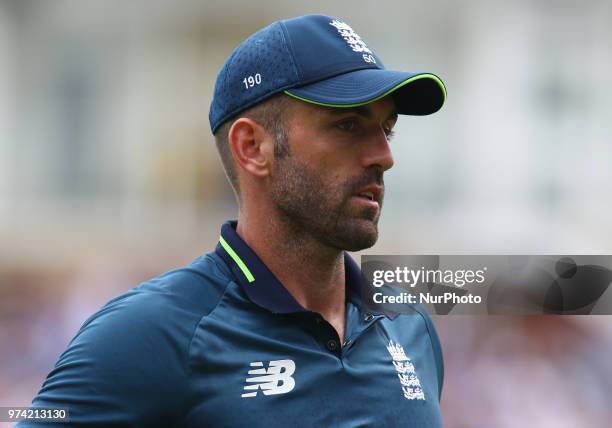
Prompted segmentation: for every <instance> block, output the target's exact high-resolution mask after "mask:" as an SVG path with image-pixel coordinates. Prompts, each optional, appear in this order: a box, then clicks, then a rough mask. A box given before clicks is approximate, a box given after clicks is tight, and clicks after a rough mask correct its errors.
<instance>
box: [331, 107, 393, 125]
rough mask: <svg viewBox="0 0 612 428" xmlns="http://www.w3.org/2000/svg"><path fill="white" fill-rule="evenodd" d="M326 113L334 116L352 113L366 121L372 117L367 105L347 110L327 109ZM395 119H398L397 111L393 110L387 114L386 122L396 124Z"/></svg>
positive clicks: (342, 108)
mask: <svg viewBox="0 0 612 428" xmlns="http://www.w3.org/2000/svg"><path fill="white" fill-rule="evenodd" d="M328 111H329V112H330V113H331V114H334V115H341V114H346V113H354V114H357V115H359V116H363V117H365V118H366V119H370V118H371V117H372V109H371V108H370V107H368V106H367V105H363V106H357V107H348V108H345V107H340V108H338V107H328ZM397 117H398V114H397V110H396V109H395V108H394V109H393V110H392V111H391V113H390V114H389V116H388V117H387V120H392V121H394V122H397Z"/></svg>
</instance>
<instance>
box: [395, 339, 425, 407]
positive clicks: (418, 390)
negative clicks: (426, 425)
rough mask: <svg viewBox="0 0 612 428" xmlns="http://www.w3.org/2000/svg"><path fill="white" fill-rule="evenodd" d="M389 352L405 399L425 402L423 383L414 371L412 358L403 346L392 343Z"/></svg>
mask: <svg viewBox="0 0 612 428" xmlns="http://www.w3.org/2000/svg"><path fill="white" fill-rule="evenodd" d="M387 351H389V354H391V358H392V359H393V365H394V366H395V371H396V372H397V377H398V378H399V380H400V384H401V385H402V391H403V392H404V397H405V398H406V399H407V400H425V394H424V393H423V388H422V387H421V381H419V378H418V376H417V375H416V372H415V371H414V365H413V364H412V361H410V358H408V357H407V356H406V353H405V352H404V348H403V347H402V345H400V344H399V343H394V342H393V341H390V342H389V346H387Z"/></svg>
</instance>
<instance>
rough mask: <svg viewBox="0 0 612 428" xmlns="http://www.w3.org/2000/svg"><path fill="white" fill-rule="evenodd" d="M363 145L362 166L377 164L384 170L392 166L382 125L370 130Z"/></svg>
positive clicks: (387, 141)
mask: <svg viewBox="0 0 612 428" xmlns="http://www.w3.org/2000/svg"><path fill="white" fill-rule="evenodd" d="M365 146H366V147H365V148H364V154H363V163H364V165H363V166H364V167H366V168H367V167H370V166H372V165H378V166H380V167H381V168H382V169H383V171H386V170H388V169H390V168H391V167H392V166H393V163H394V161H393V155H392V154H391V147H390V145H389V139H388V138H387V134H386V133H385V131H384V129H382V127H381V128H379V129H377V130H376V131H373V132H372V134H371V136H370V138H368V141H367V142H366V144H365Z"/></svg>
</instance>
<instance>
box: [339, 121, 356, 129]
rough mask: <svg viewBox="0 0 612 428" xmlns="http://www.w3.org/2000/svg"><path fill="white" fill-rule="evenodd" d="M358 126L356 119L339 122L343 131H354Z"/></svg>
mask: <svg viewBox="0 0 612 428" xmlns="http://www.w3.org/2000/svg"><path fill="white" fill-rule="evenodd" d="M356 127H357V124H356V123H355V121H354V120H345V121H342V122H340V123H339V124H338V128H340V129H342V130H343V131H353V130H354V129H355V128H356Z"/></svg>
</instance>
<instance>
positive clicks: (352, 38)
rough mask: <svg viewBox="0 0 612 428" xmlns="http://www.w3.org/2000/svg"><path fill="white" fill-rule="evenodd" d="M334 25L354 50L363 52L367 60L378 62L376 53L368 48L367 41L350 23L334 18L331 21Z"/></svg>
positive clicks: (373, 62) (363, 56) (362, 54)
mask: <svg viewBox="0 0 612 428" xmlns="http://www.w3.org/2000/svg"><path fill="white" fill-rule="evenodd" d="M329 25H331V26H332V27H335V28H336V30H338V33H339V34H340V36H341V37H342V38H343V39H344V41H345V42H346V44H347V45H348V46H349V47H350V48H351V49H352V50H353V52H359V53H361V56H362V58H363V60H364V61H365V62H368V63H372V64H376V58H375V57H374V53H373V52H372V51H371V50H370V48H368V45H366V42H364V41H363V40H362V39H361V37H360V36H359V34H357V33H356V32H355V31H354V30H353V29H352V28H351V26H350V25H348V24H347V23H346V22H342V21H339V20H337V19H334V20H333V21H332V22H330V23H329Z"/></svg>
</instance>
